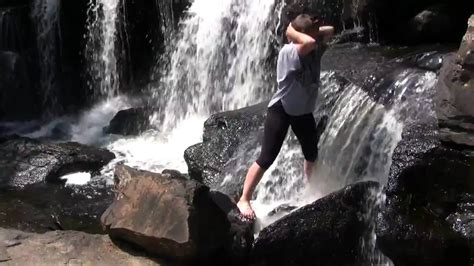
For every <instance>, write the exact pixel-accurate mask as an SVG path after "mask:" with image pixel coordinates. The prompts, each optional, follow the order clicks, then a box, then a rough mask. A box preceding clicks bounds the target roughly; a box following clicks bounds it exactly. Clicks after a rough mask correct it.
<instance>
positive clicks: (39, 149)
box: [0, 136, 115, 188]
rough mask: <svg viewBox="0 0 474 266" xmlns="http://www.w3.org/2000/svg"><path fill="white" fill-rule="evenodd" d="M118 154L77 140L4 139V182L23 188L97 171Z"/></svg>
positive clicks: (0, 177) (0, 141) (0, 157)
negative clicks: (67, 141) (78, 173)
mask: <svg viewBox="0 0 474 266" xmlns="http://www.w3.org/2000/svg"><path fill="white" fill-rule="evenodd" d="M114 158H115V155H114V154H113V153H112V152H110V151H108V150H105V149H98V148H94V147H90V146H86V145H82V144H79V143H75V142H69V143H58V144H56V143H48V142H45V141H40V140H34V139H29V138H24V137H18V136H12V137H2V138H0V185H1V186H7V187H16V188H22V187H25V186H26V185H31V184H35V183H41V182H45V181H49V182H59V181H60V177H62V176H64V175H66V174H70V173H75V172H89V173H92V174H97V173H98V172H99V171H100V170H101V168H102V167H103V166H105V165H106V164H107V163H109V162H110V161H111V160H112V159H114Z"/></svg>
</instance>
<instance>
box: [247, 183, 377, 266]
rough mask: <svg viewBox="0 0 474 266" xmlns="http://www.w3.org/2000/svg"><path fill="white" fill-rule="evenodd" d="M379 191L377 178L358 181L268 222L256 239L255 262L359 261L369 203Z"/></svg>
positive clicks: (339, 263) (253, 262) (330, 263)
mask: <svg viewBox="0 0 474 266" xmlns="http://www.w3.org/2000/svg"><path fill="white" fill-rule="evenodd" d="M376 191H378V183H376V182H363V183H357V184H354V185H351V186H348V187H346V188H344V189H342V190H340V191H337V192H334V193H332V194H330V195H328V196H326V197H324V198H322V199H319V200H317V201H315V202H313V203H312V204H309V205H307V206H304V207H302V208H301V209H299V210H297V211H295V212H293V213H291V214H289V215H287V216H286V217H284V218H282V219H280V220H279V221H277V222H275V223H274V224H272V225H270V226H268V227H267V228H265V229H263V230H262V231H261V232H260V235H259V236H258V238H257V239H256V241H255V244H254V249H253V251H252V255H251V265H359V264H357V263H358V262H360V260H359V259H360V258H358V254H360V253H359V251H360V250H359V249H360V243H361V240H362V238H363V237H364V234H366V233H367V232H366V230H367V228H369V225H368V223H369V219H365V218H364V213H365V212H366V208H367V206H366V204H367V202H370V201H371V200H370V199H372V198H373V197H375V194H374V193H375V192H376ZM361 265H363V264H361Z"/></svg>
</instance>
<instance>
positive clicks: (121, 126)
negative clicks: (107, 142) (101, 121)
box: [104, 108, 156, 136]
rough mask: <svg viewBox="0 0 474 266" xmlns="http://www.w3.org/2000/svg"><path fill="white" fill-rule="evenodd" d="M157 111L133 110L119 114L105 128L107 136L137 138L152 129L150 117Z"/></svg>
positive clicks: (147, 109)
mask: <svg viewBox="0 0 474 266" xmlns="http://www.w3.org/2000/svg"><path fill="white" fill-rule="evenodd" d="M155 111H156V110H155V109H149V108H131V109H127V110H122V111H120V112H118V113H117V114H116V115H115V116H114V118H113V119H112V121H110V124H109V126H108V127H106V128H104V132H105V133H107V134H118V135H124V136H129V135H132V136H136V135H139V134H140V133H142V132H144V131H146V130H149V129H152V128H153V126H152V125H151V123H150V119H149V117H150V115H152V114H153V113H154V112H155Z"/></svg>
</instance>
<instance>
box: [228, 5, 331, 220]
mask: <svg viewBox="0 0 474 266" xmlns="http://www.w3.org/2000/svg"><path fill="white" fill-rule="evenodd" d="M333 33H334V28H333V27H331V26H324V27H321V26H320V23H319V21H318V20H317V19H315V18H313V17H311V16H310V15H308V14H301V15H299V16H298V17H296V18H295V19H294V20H293V21H292V22H291V24H290V25H289V26H288V28H287V31H286V35H287V37H288V40H289V41H290V43H289V44H285V45H284V46H283V47H282V48H281V50H280V52H279V55H278V63H277V81H278V90H277V92H276V93H275V94H274V95H273V97H272V99H271V101H270V104H269V105H268V111H267V118H266V120H265V125H264V137H263V145H262V151H261V154H260V156H259V157H258V159H257V161H256V162H255V163H253V165H252V166H251V167H250V169H249V170H248V173H247V176H246V178H245V183H244V189H243V192H242V196H241V198H240V200H239V202H238V203H237V207H238V208H239V210H240V212H241V213H242V215H243V216H244V217H246V218H248V219H255V212H254V211H253V209H252V206H251V205H250V200H251V199H252V194H253V192H254V191H255V187H256V186H257V184H258V182H260V179H262V176H263V174H264V173H265V171H266V170H267V169H268V168H269V167H270V166H271V165H272V164H273V162H274V161H275V159H276V157H277V156H278V153H279V152H280V149H281V146H282V145H283V141H284V140H285V138H286V135H287V132H288V128H289V127H290V126H291V129H292V130H293V132H294V133H295V135H296V137H297V138H298V141H299V142H300V144H301V148H302V150H303V155H304V157H305V162H304V173H305V176H306V178H307V179H308V180H309V178H310V177H311V173H312V170H313V165H314V162H315V161H316V158H317V155H318V150H317V145H318V139H319V136H318V135H317V132H316V123H315V120H314V117H313V111H314V107H315V104H316V98H317V96H318V89H319V83H320V69H321V57H322V55H323V53H324V51H325V50H326V43H327V42H328V41H329V39H330V38H331V37H332V35H333Z"/></svg>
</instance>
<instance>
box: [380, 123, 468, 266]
mask: <svg viewBox="0 0 474 266" xmlns="http://www.w3.org/2000/svg"><path fill="white" fill-rule="evenodd" d="M473 162H474V156H473V153H472V150H466V149H464V148H463V147H462V146H452V145H447V144H444V143H442V142H441V141H440V136H439V134H438V131H437V126H436V123H431V124H423V123H418V124H412V125H407V126H406V127H405V130H404V133H403V139H402V141H401V142H400V143H399V144H398V146H397V147H396V149H395V152H394V154H393V163H392V166H391V169H390V175H389V180H388V184H387V186H386V188H385V193H386V206H385V208H383V209H382V212H381V213H380V214H379V217H378V221H377V245H378V246H379V248H380V250H381V251H382V252H383V253H384V254H385V255H387V256H388V257H389V258H390V259H391V260H392V261H393V262H394V263H395V265H469V260H470V258H471V257H472V256H473V255H474V253H473V252H474V242H473V240H474V235H473V234H472V230H469V229H468V230H466V229H467V228H469V226H472V219H471V218H472V214H473V212H472V209H471V208H469V207H468V206H470V204H472V197H473V196H474V175H473V172H472V170H471V169H472V166H473ZM457 218H462V219H461V220H458V219H457Z"/></svg>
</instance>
